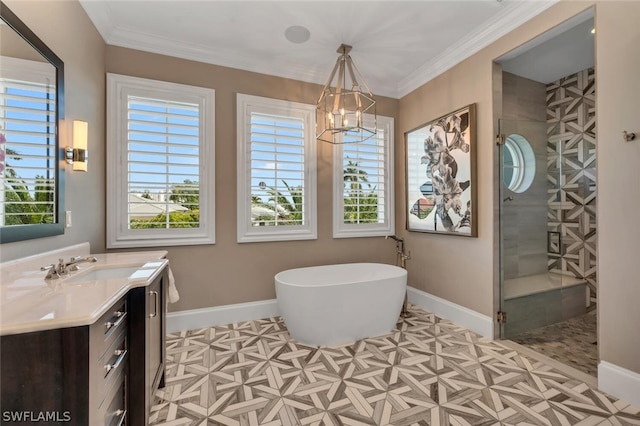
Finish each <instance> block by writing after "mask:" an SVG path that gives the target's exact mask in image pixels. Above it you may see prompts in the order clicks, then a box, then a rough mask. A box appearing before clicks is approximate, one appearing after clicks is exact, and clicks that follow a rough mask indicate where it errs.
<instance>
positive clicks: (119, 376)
mask: <svg viewBox="0 0 640 426" xmlns="http://www.w3.org/2000/svg"><path fill="white" fill-rule="evenodd" d="M128 363H129V353H128V345H127V333H126V329H123V330H121V332H120V333H119V334H118V335H117V336H116V339H115V340H114V341H113V343H112V344H111V346H109V347H108V348H107V350H106V351H105V352H104V354H103V355H102V356H101V357H100V358H99V359H98V360H96V362H95V364H94V366H93V373H92V375H91V380H92V383H93V384H94V385H93V386H92V388H93V389H94V391H95V392H96V401H97V403H98V406H100V405H102V404H103V401H104V399H105V396H106V395H107V392H108V390H109V389H110V388H112V387H113V386H115V385H114V383H116V382H118V381H120V382H123V381H124V376H125V374H124V373H125V372H126V371H127V369H128Z"/></svg>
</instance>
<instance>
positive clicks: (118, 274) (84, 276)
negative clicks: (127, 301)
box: [64, 265, 149, 284]
mask: <svg viewBox="0 0 640 426" xmlns="http://www.w3.org/2000/svg"><path fill="white" fill-rule="evenodd" d="M141 267H142V265H138V266H115V267H93V268H91V270H88V271H86V272H85V271H80V272H78V273H77V274H74V275H72V276H71V277H69V278H67V279H66V280H64V282H65V284H74V283H80V282H89V281H100V280H112V279H117V278H129V277H132V276H133V277H132V278H144V279H146V278H148V276H149V275H148V273H145V274H142V275H141V276H140V277H137V276H136V275H138V274H136V272H138V270H139V269H140V268H141Z"/></svg>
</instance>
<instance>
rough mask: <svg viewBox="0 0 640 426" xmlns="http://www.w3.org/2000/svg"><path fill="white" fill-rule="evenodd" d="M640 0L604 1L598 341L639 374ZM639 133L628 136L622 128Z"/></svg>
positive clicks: (605, 353)
mask: <svg viewBox="0 0 640 426" xmlns="http://www.w3.org/2000/svg"><path fill="white" fill-rule="evenodd" d="M638 18H640V2H633V1H626V2H625V1H616V2H608V1H603V2H598V5H597V8H596V79H597V81H596V84H597V87H598V95H597V99H596V110H597V111H598V113H597V132H598V145H597V155H598V167H597V182H598V208H597V216H596V219H597V226H598V345H599V347H600V359H601V360H604V361H607V362H610V363H613V364H616V365H618V366H620V367H624V368H626V369H629V370H632V371H634V372H636V373H640V334H638V324H640V309H638V302H640V262H639V261H638V252H639V251H640V226H639V225H638V224H637V223H635V222H636V221H637V218H638V212H639V211H640V167H639V166H638V165H639V164H640V101H639V100H638V98H639V97H640V78H638V76H639V75H640V49H638V46H639V45H640V26H638ZM623 130H627V131H629V132H635V134H636V140H635V141H633V142H623V141H622V131H623Z"/></svg>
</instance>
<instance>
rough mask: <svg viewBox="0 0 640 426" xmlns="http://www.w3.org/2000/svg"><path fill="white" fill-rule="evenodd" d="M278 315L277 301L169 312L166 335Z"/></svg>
mask: <svg viewBox="0 0 640 426" xmlns="http://www.w3.org/2000/svg"><path fill="white" fill-rule="evenodd" d="M278 315H280V310H279V309H278V301H277V299H271V300H261V301H258V302H248V303H238V304H234V305H224V306H214V307H212V308H203V309H192V310H188V311H177V312H170V313H168V314H167V333H176V332H178V331H184V330H197V329H200V328H206V327H213V326H217V325H225V324H231V323H234V322H241V321H251V320H257V319H262V318H269V317H274V316H278Z"/></svg>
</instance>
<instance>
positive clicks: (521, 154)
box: [502, 133, 536, 193]
mask: <svg viewBox="0 0 640 426" xmlns="http://www.w3.org/2000/svg"><path fill="white" fill-rule="evenodd" d="M535 171H536V158H535V154H534V153H533V149H532V148H531V144H530V143H529V141H528V140H527V139H526V138H525V137H523V136H520V135H518V134H515V133H514V134H511V135H509V136H508V137H507V139H506V141H505V144H504V149H503V151H502V181H503V182H504V184H505V185H506V186H507V188H509V189H510V190H511V191H513V192H516V193H521V192H524V191H526V190H527V189H529V187H530V186H531V184H532V183H533V178H534V176H535Z"/></svg>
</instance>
